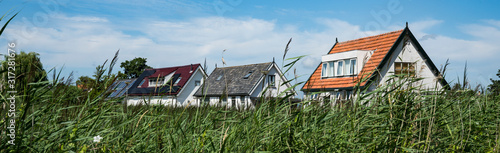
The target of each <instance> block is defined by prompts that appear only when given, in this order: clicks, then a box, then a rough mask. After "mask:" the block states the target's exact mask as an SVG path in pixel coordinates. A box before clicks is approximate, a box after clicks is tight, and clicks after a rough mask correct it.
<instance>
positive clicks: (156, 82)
mask: <svg viewBox="0 0 500 153" xmlns="http://www.w3.org/2000/svg"><path fill="white" fill-rule="evenodd" d="M164 80H165V78H149V80H148V82H149V83H148V85H149V86H150V87H158V86H161V85H163V83H164Z"/></svg>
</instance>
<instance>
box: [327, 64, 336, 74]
mask: <svg viewBox="0 0 500 153" xmlns="http://www.w3.org/2000/svg"><path fill="white" fill-rule="evenodd" d="M334 76H335V62H334V61H330V62H328V77H334Z"/></svg>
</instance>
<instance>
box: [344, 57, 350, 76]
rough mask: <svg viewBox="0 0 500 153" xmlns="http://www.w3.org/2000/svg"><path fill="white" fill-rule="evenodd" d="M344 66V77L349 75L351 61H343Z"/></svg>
mask: <svg viewBox="0 0 500 153" xmlns="http://www.w3.org/2000/svg"><path fill="white" fill-rule="evenodd" d="M344 63H345V66H344V75H349V74H351V72H350V71H351V60H349V59H346V60H344Z"/></svg>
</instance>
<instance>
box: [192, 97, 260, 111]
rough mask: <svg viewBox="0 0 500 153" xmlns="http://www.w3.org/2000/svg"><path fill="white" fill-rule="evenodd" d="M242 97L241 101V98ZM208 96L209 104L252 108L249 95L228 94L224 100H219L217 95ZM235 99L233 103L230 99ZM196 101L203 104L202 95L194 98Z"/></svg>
mask: <svg viewBox="0 0 500 153" xmlns="http://www.w3.org/2000/svg"><path fill="white" fill-rule="evenodd" d="M241 97H243V101H242V99H241ZM208 98H209V105H211V106H227V107H229V108H232V107H236V108H238V109H248V108H253V104H252V102H251V101H250V97H249V96H229V97H228V98H227V101H226V102H222V103H220V102H219V97H208ZM233 99H234V100H235V104H234V105H233V103H232V100H233ZM196 101H197V103H200V105H204V104H203V102H202V101H203V99H202V97H200V98H197V99H196Z"/></svg>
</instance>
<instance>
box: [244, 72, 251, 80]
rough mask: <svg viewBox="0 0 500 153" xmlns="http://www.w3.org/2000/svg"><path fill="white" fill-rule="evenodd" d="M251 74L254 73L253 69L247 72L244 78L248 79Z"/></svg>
mask: <svg viewBox="0 0 500 153" xmlns="http://www.w3.org/2000/svg"><path fill="white" fill-rule="evenodd" d="M250 75H252V71H250V72H248V74H247V75H245V76H244V77H243V79H248V77H250Z"/></svg>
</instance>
